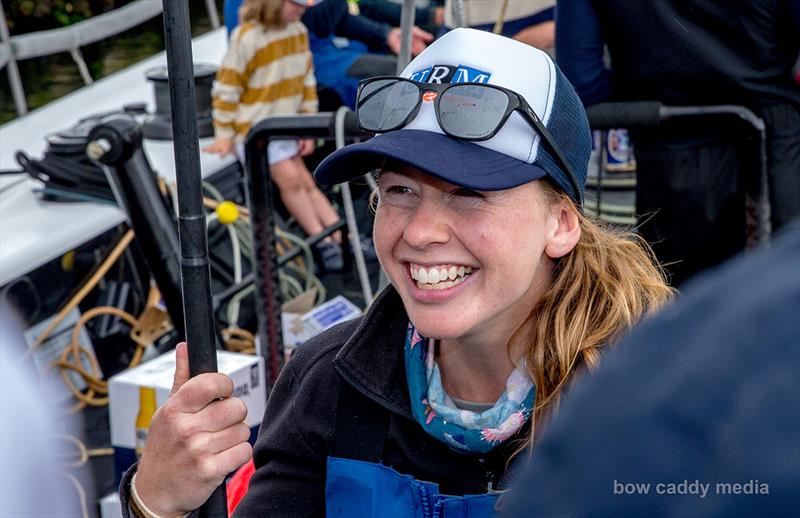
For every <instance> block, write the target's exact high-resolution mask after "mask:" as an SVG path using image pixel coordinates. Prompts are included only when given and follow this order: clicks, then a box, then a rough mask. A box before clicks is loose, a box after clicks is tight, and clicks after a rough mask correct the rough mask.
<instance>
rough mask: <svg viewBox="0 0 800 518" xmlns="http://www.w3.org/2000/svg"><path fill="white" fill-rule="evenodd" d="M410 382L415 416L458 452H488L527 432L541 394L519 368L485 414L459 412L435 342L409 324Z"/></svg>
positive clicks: (434, 434) (407, 356) (408, 366)
mask: <svg viewBox="0 0 800 518" xmlns="http://www.w3.org/2000/svg"><path fill="white" fill-rule="evenodd" d="M405 357H406V378H407V380H408V389H409V392H410V394H411V412H412V414H413V415H414V419H416V420H417V422H418V423H419V424H420V426H422V428H423V429H424V430H425V431H426V432H428V433H429V434H431V435H432V436H434V437H436V438H437V439H439V440H440V441H442V442H443V443H445V444H447V445H448V446H450V448H452V449H453V450H455V451H458V452H461V453H486V452H488V451H490V450H491V449H492V448H494V447H495V446H497V445H498V444H500V443H502V442H503V441H505V440H506V439H508V438H509V437H511V436H512V435H514V434H515V433H517V431H519V429H520V428H522V425H524V424H525V422H526V421H527V420H528V418H529V417H530V414H531V409H532V408H533V403H534V398H535V396H536V391H535V390H534V387H533V383H532V382H531V380H530V378H528V376H527V375H526V374H525V371H524V370H523V369H521V368H520V367H517V368H516V369H515V370H514V372H512V373H511V376H510V377H509V378H508V381H507V382H506V391H505V392H503V395H501V396H500V399H498V400H497V402H496V403H495V404H494V406H493V407H492V408H490V409H488V410H486V411H484V412H471V411H469V410H463V409H460V408H458V407H457V406H456V405H455V403H453V400H452V399H451V398H450V396H448V395H447V393H446V392H445V391H444V387H442V377H441V375H440V373H439V367H438V366H437V365H436V362H435V361H434V358H435V342H434V340H427V339H425V338H424V337H422V336H421V335H420V334H419V333H418V332H417V330H416V329H414V326H413V325H412V324H411V323H409V324H408V333H407V334H406V346H405Z"/></svg>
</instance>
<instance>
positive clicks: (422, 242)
mask: <svg viewBox="0 0 800 518" xmlns="http://www.w3.org/2000/svg"><path fill="white" fill-rule="evenodd" d="M403 240H404V241H405V242H406V243H408V244H409V245H410V246H412V247H414V248H425V247H426V246H429V245H431V244H436V243H446V242H447V241H449V240H450V221H449V217H448V214H447V210H446V208H445V207H444V206H443V204H441V203H439V202H433V201H427V200H424V201H423V202H422V203H420V204H419V205H417V207H416V208H415V209H414V210H413V211H412V212H411V213H410V214H409V217H408V220H407V221H406V227H405V229H404V230H403Z"/></svg>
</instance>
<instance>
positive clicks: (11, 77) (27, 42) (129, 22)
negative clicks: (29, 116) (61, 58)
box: [0, 0, 220, 116]
mask: <svg viewBox="0 0 800 518" xmlns="http://www.w3.org/2000/svg"><path fill="white" fill-rule="evenodd" d="M182 1H188V0H182ZM205 4H206V10H207V11H208V16H209V19H210V21H211V25H212V27H213V28H215V29H216V28H217V27H219V25H220V21H219V14H218V13H217V7H216V5H215V3H214V0H205ZM162 10H163V6H162V3H161V0H136V1H134V2H131V3H130V4H127V5H125V6H122V7H120V8H118V9H114V10H113V11H109V12H107V13H103V14H99V15H97V16H93V17H91V18H89V19H87V20H83V21H81V22H78V23H76V24H73V25H70V26H68V27H62V28H59V29H51V30H46V31H38V32H32V33H29V34H21V35H19V36H9V32H8V24H7V23H6V18H5V13H4V12H3V9H2V1H0V68H2V67H6V73H7V75H8V82H9V84H10V86H11V93H12V96H13V97H14V105H15V106H16V109H17V115H20V116H21V115H24V114H26V113H27V112H28V105H27V102H26V100H25V91H24V89H23V87H22V79H21V78H20V75H19V69H18V68H17V61H22V60H25V59H31V58H37V57H41V56H49V55H51V54H57V53H59V52H69V53H70V55H71V56H72V59H73V60H74V61H75V64H76V65H77V66H78V71H79V72H80V74H81V78H82V79H83V82H84V83H85V84H91V83H92V76H91V75H90V74H89V68H88V67H87V66H86V62H85V61H84V59H83V55H82V54H81V47H83V46H84V45H88V44H90V43H95V42H97V41H100V40H103V39H105V38H108V37H111V36H114V35H115V34H119V33H121V32H124V31H127V30H128V29H130V28H132V27H135V26H136V25H139V24H141V23H144V22H146V21H147V20H149V19H151V18H154V17H156V16H158V15H159V14H161V11H162Z"/></svg>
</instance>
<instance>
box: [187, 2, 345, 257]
mask: <svg viewBox="0 0 800 518" xmlns="http://www.w3.org/2000/svg"><path fill="white" fill-rule="evenodd" d="M321 1H322V0H247V1H246V2H245V3H244V5H243V6H242V8H241V10H240V15H241V21H242V24H241V25H239V26H237V27H236V29H235V30H234V31H233V34H231V39H230V46H229V47H228V51H227V53H226V54H225V57H224V58H223V60H222V66H221V67H220V69H219V71H218V72H217V78H216V81H215V82H214V90H213V97H214V100H213V108H214V109H213V117H214V137H215V138H214V142H213V143H212V144H211V145H209V146H207V147H206V148H204V149H203V151H206V152H208V153H217V154H219V155H220V156H225V155H228V154H233V153H238V155H239V158H240V160H242V161H244V139H245V137H246V136H247V132H248V131H249V130H250V128H251V127H252V126H254V125H255V124H256V123H258V122H260V121H261V120H263V119H265V118H267V117H269V116H274V115H296V114H298V113H316V111H317V107H318V104H319V102H318V99H317V90H316V80H315V78H314V66H313V64H312V60H311V52H310V50H309V47H308V30H307V29H306V27H305V26H304V25H303V23H302V22H301V21H300V17H301V16H302V15H303V13H304V12H305V10H306V5H307V4H308V5H314V4H317V3H319V2H321ZM314 147H315V142H314V141H313V140H312V139H306V140H276V141H272V142H270V143H269V148H268V150H269V166H270V176H271V178H272V180H273V181H274V182H275V184H276V185H277V186H278V191H279V192H280V196H281V200H282V201H283V204H284V205H285V206H286V210H287V211H288V212H289V214H291V215H292V216H293V217H294V218H295V219H296V220H297V223H298V225H300V228H302V229H303V231H304V232H306V233H307V234H308V235H316V234H319V233H321V232H322V231H323V230H325V228H326V227H330V226H331V225H334V224H336V223H338V222H339V214H338V213H337V212H336V210H335V209H334V208H333V206H332V205H331V203H330V201H328V198H326V197H325V194H323V192H322V191H321V190H320V189H319V187H317V185H316V183H314V179H313V178H312V177H311V173H310V172H309V171H308V169H307V168H306V165H305V163H304V162H303V157H304V156H307V155H310V154H311V153H312V152H313V151H314ZM341 242H342V237H341V232H339V231H336V232H334V233H333V235H332V236H331V237H327V238H325V239H324V240H323V241H321V242H320V243H319V244H318V245H317V248H318V249H319V253H320V257H321V258H322V261H323V264H324V266H325V268H326V270H329V271H331V270H332V271H337V270H341V269H342V267H343V265H344V259H343V253H342V248H341Z"/></svg>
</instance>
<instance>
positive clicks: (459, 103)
mask: <svg viewBox="0 0 800 518" xmlns="http://www.w3.org/2000/svg"><path fill="white" fill-rule="evenodd" d="M423 100H425V101H428V102H430V101H433V106H434V111H435V113H436V120H437V121H438V123H439V127H441V128H442V131H444V132H445V134H447V135H449V136H451V137H453V138H457V139H459V140H466V141H473V142H479V141H483V140H489V139H490V138H492V137H494V136H495V135H496V134H497V133H498V132H499V131H500V129H501V128H502V127H503V124H505V123H506V121H507V120H508V117H509V116H510V115H511V113H512V112H514V111H518V112H519V113H520V114H521V115H522V117H523V118H524V119H525V120H526V121H527V122H528V124H529V125H530V126H531V127H532V128H533V129H534V130H535V131H536V132H537V133H538V134H539V136H540V137H541V140H542V142H544V144H545V145H546V146H547V147H548V148H549V150H550V152H551V153H552V156H553V158H555V159H556V161H557V162H558V165H559V166H560V167H561V168H562V169H563V170H564V172H565V173H567V176H568V177H569V182H570V184H571V185H572V188H573V190H574V191H575V194H576V196H578V198H579V202H580V203H581V205H582V204H583V193H582V191H581V188H580V184H579V183H578V180H577V178H576V177H575V173H574V172H573V171H572V168H571V167H570V166H569V164H568V163H567V160H566V159H565V158H564V155H563V154H562V153H561V151H560V150H559V149H558V147H557V146H556V144H555V142H554V140H553V137H552V135H550V132H549V131H547V128H545V126H544V124H542V121H541V120H540V119H539V117H538V116H537V115H536V113H535V112H534V111H533V108H531V107H530V105H529V104H528V102H527V101H525V99H524V98H523V97H522V96H521V95H519V94H518V93H516V92H514V91H512V90H509V89H507V88H503V87H501V86H497V85H488V84H484V83H419V82H417V81H412V80H411V79H405V78H402V77H389V76H382V77H371V78H369V79H364V80H362V81H360V82H359V83H358V93H357V94H356V119H357V121H358V126H359V128H361V129H362V130H364V131H366V132H370V133H385V132H387V131H393V130H396V129H400V128H402V127H404V126H405V125H407V124H408V123H409V122H410V121H412V120H414V118H415V117H416V116H417V113H418V112H419V108H420V106H421V105H422V101H423Z"/></svg>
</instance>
